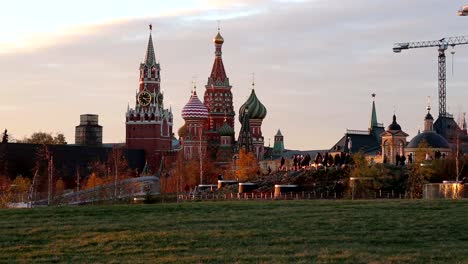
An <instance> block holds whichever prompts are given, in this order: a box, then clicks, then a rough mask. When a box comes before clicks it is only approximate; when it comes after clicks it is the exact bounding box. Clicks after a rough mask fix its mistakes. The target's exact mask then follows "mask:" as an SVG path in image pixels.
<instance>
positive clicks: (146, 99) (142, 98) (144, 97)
mask: <svg viewBox="0 0 468 264" xmlns="http://www.w3.org/2000/svg"><path fill="white" fill-rule="evenodd" d="M138 103H140V105H142V106H147V105H149V104H150V103H151V94H150V93H148V92H147V91H143V92H141V93H140V94H138Z"/></svg>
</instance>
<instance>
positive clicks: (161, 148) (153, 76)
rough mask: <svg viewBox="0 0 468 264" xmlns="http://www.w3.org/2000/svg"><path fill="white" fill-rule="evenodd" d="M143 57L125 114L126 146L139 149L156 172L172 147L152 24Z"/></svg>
mask: <svg viewBox="0 0 468 264" xmlns="http://www.w3.org/2000/svg"><path fill="white" fill-rule="evenodd" d="M149 28H150V35H149V40H148V47H147V49H146V55H145V60H144V62H143V63H141V64H140V78H139V89H138V91H137V93H136V95H135V107H134V108H130V106H128V109H127V113H126V144H127V147H128V148H129V149H143V150H144V151H145V155H146V160H147V162H148V164H149V166H150V168H151V170H152V171H153V172H157V171H159V168H160V164H161V159H162V156H163V153H164V152H167V151H171V150H172V123H173V117H172V111H171V110H170V109H165V108H164V93H163V92H162V91H161V86H160V85H161V75H160V71H161V67H160V65H159V63H157V62H156V56H155V52H154V45H153V39H152V36H151V31H152V26H151V25H150V26H149Z"/></svg>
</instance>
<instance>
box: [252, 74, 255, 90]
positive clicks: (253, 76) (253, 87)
mask: <svg viewBox="0 0 468 264" xmlns="http://www.w3.org/2000/svg"><path fill="white" fill-rule="evenodd" d="M254 89H255V72H252V90H254Z"/></svg>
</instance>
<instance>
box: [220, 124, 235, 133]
mask: <svg viewBox="0 0 468 264" xmlns="http://www.w3.org/2000/svg"><path fill="white" fill-rule="evenodd" d="M218 134H219V135H220V136H222V137H223V136H234V134H235V132H234V128H232V127H231V126H230V125H229V124H228V123H227V122H224V125H223V126H222V127H220V128H219V129H218Z"/></svg>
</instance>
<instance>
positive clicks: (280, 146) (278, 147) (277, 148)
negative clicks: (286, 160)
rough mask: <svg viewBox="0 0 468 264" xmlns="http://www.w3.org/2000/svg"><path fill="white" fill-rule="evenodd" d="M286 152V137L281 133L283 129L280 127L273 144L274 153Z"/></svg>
mask: <svg viewBox="0 0 468 264" xmlns="http://www.w3.org/2000/svg"><path fill="white" fill-rule="evenodd" d="M283 152H284V137H283V134H281V130H279V129H278V132H277V133H276V135H275V143H274V145H273V151H272V154H273V155H281V154H283Z"/></svg>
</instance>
